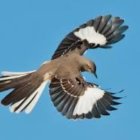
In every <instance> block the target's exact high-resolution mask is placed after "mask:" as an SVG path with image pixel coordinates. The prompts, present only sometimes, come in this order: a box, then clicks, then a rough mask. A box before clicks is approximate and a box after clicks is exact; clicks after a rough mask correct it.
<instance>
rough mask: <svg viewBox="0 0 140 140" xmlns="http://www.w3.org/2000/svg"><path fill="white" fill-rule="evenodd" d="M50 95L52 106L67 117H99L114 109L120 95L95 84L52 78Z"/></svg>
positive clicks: (79, 80) (76, 79) (77, 79)
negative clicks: (115, 94)
mask: <svg viewBox="0 0 140 140" xmlns="http://www.w3.org/2000/svg"><path fill="white" fill-rule="evenodd" d="M50 96H51V100H52V102H53V104H54V106H55V107H56V108H57V110H58V111H59V112H61V113H62V114H63V115H64V116H66V117H67V118H69V119H78V118H80V119H84V118H89V119H90V118H100V117H101V115H109V112H108V111H112V110H116V108H114V107H113V106H114V105H118V104H119V103H118V102H116V101H115V100H118V99H120V97H116V96H114V95H113V94H112V93H110V92H107V91H104V90H102V89H100V88H99V86H97V85H96V84H93V83H88V82H85V81H84V80H83V79H82V78H81V77H80V78H75V79H58V78H54V79H52V81H51V84H50Z"/></svg>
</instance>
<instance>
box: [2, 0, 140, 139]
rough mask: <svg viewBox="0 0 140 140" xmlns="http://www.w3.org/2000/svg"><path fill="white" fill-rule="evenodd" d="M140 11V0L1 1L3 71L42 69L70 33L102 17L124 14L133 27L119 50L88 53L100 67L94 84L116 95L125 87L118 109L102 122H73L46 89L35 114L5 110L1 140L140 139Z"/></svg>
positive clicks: (114, 48)
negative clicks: (53, 100) (87, 22)
mask: <svg viewBox="0 0 140 140" xmlns="http://www.w3.org/2000/svg"><path fill="white" fill-rule="evenodd" d="M139 13H140V2H139V0H133V1H132V0H116V1H115V0H114V1H113V0H102V1H101V0H69V1H66V0H59V1H57V0H38V1H37V0H0V71H3V70H10V71H28V70H33V69H37V68H38V66H40V64H41V63H42V62H43V61H45V60H49V59H50V57H51V55H52V54H53V52H54V50H55V49H56V47H57V46H58V44H59V42H60V41H61V40H62V39H63V37H64V36H65V35H66V34H67V33H68V32H70V31H71V30H73V29H74V28H75V27H77V26H78V25H80V24H81V23H83V22H86V21H87V20H89V19H91V18H94V17H96V16H98V15H106V14H112V15H115V16H121V17H123V18H124V19H125V23H126V24H128V25H129V27H130V28H129V30H128V31H127V32H126V38H125V39H124V40H123V41H121V42H119V43H117V44H115V45H114V47H113V49H110V50H102V49H98V50H95V51H90V52H88V53H87V54H86V55H87V56H88V57H89V58H90V59H93V60H94V61H95V62H96V64H97V66H98V69H97V72H98V77H99V79H97V80H96V79H95V78H94V77H93V76H91V75H87V76H88V78H89V81H93V82H96V83H98V84H100V85H101V86H102V87H103V88H111V90H112V91H115V92H116V91H119V90H120V89H125V92H124V93H120V94H118V95H120V96H123V97H125V98H124V99H122V100H121V102H122V103H123V104H122V105H120V106H119V107H118V108H119V110H118V111H115V112H112V113H111V116H109V117H103V118H101V119H98V120H97V119H93V120H84V121H72V120H67V119H66V118H65V117H63V116H61V114H59V113H58V112H57V111H56V109H55V108H54V106H53V105H52V103H51V100H50V97H49V92H48V88H46V90H45V91H44V93H43V95H42V96H41V99H40V100H39V102H38V104H37V106H36V107H35V109H34V110H33V112H32V113H31V114H30V115H26V114H23V113H22V114H20V115H16V114H12V113H10V112H9V111H8V108H7V107H3V106H0V139H1V140H31V139H33V140H39V139H40V140H44V139H46V140H47V139H51V140H56V139H58V140H76V139H79V140H89V139H92V140H103V139H104V140H132V139H134V140H136V139H137V140H138V139H140V136H139V132H140V121H139V119H140V109H139V108H140V105H139V100H140V80H139V79H140V76H139V72H140V45H139V41H140V36H139V35H140V14H139ZM4 95H5V94H4V93H0V97H1V98H2V97H3V96H4Z"/></svg>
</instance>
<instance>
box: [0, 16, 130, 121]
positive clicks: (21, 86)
mask: <svg viewBox="0 0 140 140" xmlns="http://www.w3.org/2000/svg"><path fill="white" fill-rule="evenodd" d="M123 23H124V20H123V19H121V18H120V17H112V16H111V15H106V16H99V17H97V18H95V19H92V20H89V21H88V22H86V23H85V24H82V25H81V26H79V27H78V28H76V29H75V30H73V31H72V32H70V33H69V34H68V35H67V36H66V37H65V38H64V39H63V40H62V42H61V43H60V45H59V47H58V48H57V49H56V51H55V53H54V54H53V56H52V59H51V61H48V62H47V61H46V62H44V63H43V64H42V65H41V66H40V68H39V69H37V70H35V71H30V72H2V73H1V76H0V92H2V91H5V90H9V89H11V90H10V91H9V92H10V93H9V94H8V95H6V96H5V97H4V98H3V99H2V100H1V104H3V105H5V106H9V108H10V111H11V112H15V113H20V112H23V111H24V112H25V113H30V112H31V111H32V110H33V108H34V107H35V105H36V103H37V101H38V99H39V98H40V96H41V94H42V92H43V90H44V88H45V86H46V84H47V83H48V82H49V81H50V85H49V89H50V90H49V92H50V97H51V100H52V102H53V104H54V106H55V107H56V108H57V110H58V111H59V112H61V113H62V115H64V116H66V117H67V118H68V119H78V118H80V119H84V118H88V119H90V118H100V117H101V115H109V112H108V111H112V110H116V108H115V107H114V106H115V105H118V104H119V102H117V100H118V99H120V97H116V96H115V95H114V94H113V93H111V92H108V91H105V90H103V89H101V88H100V87H99V86H98V85H97V84H94V83H90V82H87V81H85V80H84V78H83V77H82V75H81V72H84V71H87V72H90V73H93V74H94V75H95V76H96V77H97V75H96V65H95V63H94V62H93V61H91V60H88V59H87V58H85V57H84V56H83V54H84V52H85V51H86V50H90V49H95V48H104V49H106V48H111V44H113V43H116V42H118V41H120V40H121V39H123V38H124V36H125V35H124V34H123V33H124V31H126V30H127V29H128V26H126V25H123Z"/></svg>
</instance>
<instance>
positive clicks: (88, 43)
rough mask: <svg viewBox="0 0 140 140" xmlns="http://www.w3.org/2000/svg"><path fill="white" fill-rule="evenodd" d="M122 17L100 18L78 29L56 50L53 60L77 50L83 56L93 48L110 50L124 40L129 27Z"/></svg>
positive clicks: (109, 16)
mask: <svg viewBox="0 0 140 140" xmlns="http://www.w3.org/2000/svg"><path fill="white" fill-rule="evenodd" d="M123 22H124V20H123V19H121V18H120V17H112V16H111V15H107V16H99V17H97V18H95V19H92V20H90V21H88V22H87V23H85V24H83V25H81V26H80V27H79V28H76V29H75V30H74V31H72V32H71V33H69V34H68V35H67V36H66V37H65V38H64V39H63V40H62V42H61V43H60V45H59V46H58V48H57V49H56V51H55V53H54V55H53V56H52V59H56V58H58V57H60V56H63V55H65V54H66V53H68V52H70V51H72V50H75V49H77V50H78V51H79V53H80V54H81V55H82V54H83V53H84V52H85V51H86V50H87V49H89V48H91V49H93V48H97V47H100V48H110V47H111V46H110V45H111V44H113V43H116V42H118V41H120V40H121V39H123V38H124V36H125V35H124V34H123V33H124V31H125V30H127V28H128V26H125V25H122V24H123Z"/></svg>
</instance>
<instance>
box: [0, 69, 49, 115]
mask: <svg viewBox="0 0 140 140" xmlns="http://www.w3.org/2000/svg"><path fill="white" fill-rule="evenodd" d="M46 84H47V81H43V79H42V78H41V77H40V76H38V75H37V73H36V72H35V71H30V72H2V75H1V77H0V92H2V91H5V90H9V89H12V91H11V92H10V93H9V94H8V95H7V96H5V97H4V99H2V100H1V104H3V105H5V106H8V105H9V106H10V111H11V112H15V113H20V112H22V111H25V113H30V112H31V111H32V110H33V108H34V106H35V105H36V103H37V101H38V99H39V97H40V96H41V94H42V92H43V90H44V88H45V86H46Z"/></svg>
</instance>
